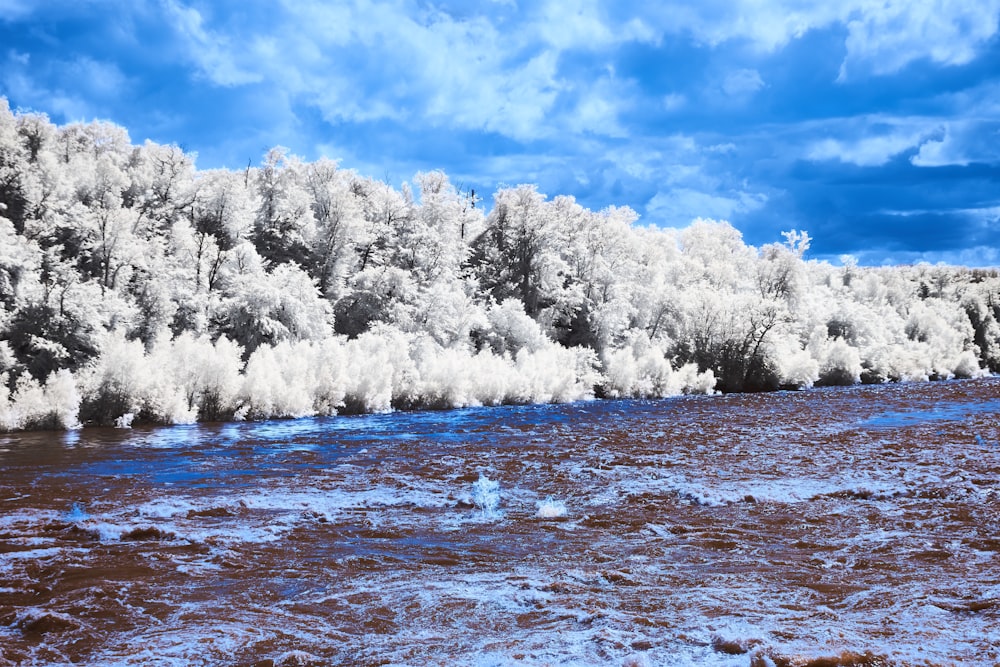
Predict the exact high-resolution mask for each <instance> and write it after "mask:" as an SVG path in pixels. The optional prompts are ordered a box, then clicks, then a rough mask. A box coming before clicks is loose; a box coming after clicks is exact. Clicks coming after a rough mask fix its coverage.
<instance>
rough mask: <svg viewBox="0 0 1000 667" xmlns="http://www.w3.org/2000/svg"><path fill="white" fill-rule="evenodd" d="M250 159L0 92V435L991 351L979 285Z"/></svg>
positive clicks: (560, 395)
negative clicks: (206, 161) (77, 117)
mask: <svg viewBox="0 0 1000 667" xmlns="http://www.w3.org/2000/svg"><path fill="white" fill-rule="evenodd" d="M483 204H484V202H483V201H481V200H480V199H479V198H477V197H476V196H475V194H474V193H473V192H465V191H463V190H461V189H460V188H457V187H455V185H453V184H452V183H451V182H450V181H449V179H448V177H447V176H446V175H445V174H444V173H442V172H440V171H432V172H425V173H419V174H417V175H416V176H415V177H414V178H413V179H412V183H411V184H405V185H404V186H403V187H401V188H399V189H396V188H394V187H392V186H391V185H389V184H387V183H385V182H382V181H379V180H375V179H371V178H367V177H363V176H360V175H358V174H357V173H355V172H353V171H351V170H348V169H343V168H341V167H340V166H339V165H338V164H337V163H336V162H334V161H331V160H327V159H320V160H317V161H314V162H305V161H302V160H300V159H299V158H297V157H295V156H293V155H290V154H289V153H288V152H287V151H286V150H284V149H281V148H275V149H272V150H270V151H269V152H268V153H267V154H266V155H265V156H264V158H263V160H262V161H261V163H260V164H259V165H258V166H249V167H247V168H246V169H244V170H199V169H196V167H195V164H194V158H193V156H191V155H188V154H186V153H185V152H184V151H182V150H181V149H180V148H178V147H177V146H169V145H161V144H156V143H153V142H149V141H147V142H145V143H143V144H141V145H135V144H133V143H132V142H131V140H130V138H129V136H128V133H127V131H126V130H125V129H123V128H121V127H119V126H116V125H113V124H110V123H107V122H91V123H73V124H68V125H64V126H57V125H55V124H53V123H51V122H50V121H49V119H48V118H47V117H46V116H44V115H43V114H37V113H27V112H12V111H11V110H10V108H9V106H8V104H7V102H6V100H3V99H2V98H0V430H17V429H26V428H67V427H74V426H76V425H78V424H80V423H92V424H113V423H118V424H122V425H123V424H125V423H128V422H129V421H130V420H132V419H133V418H134V419H139V420H147V421H153V422H158V423H186V422H192V421H197V420H222V419H244V418H267V417H284V416H304V415H314V414H337V413H345V412H366V411H381V410H390V409H406V408H418V407H431V408H446V407H459V406H466V405H494V404H502V403H523V402H539V401H569V400H578V399H583V398H588V397H592V396H597V397H660V396H669V395H674V394H679V393H705V392H714V391H724V392H731V391H764V390H773V389H779V388H801V387H810V386H814V385H833V384H852V383H859V382H872V383H875V382H889V381H907V380H929V379H939V378H953V377H976V376H980V375H984V374H986V373H989V372H995V371H997V370H998V369H1000V326H998V324H997V321H998V319H1000V277H998V274H997V272H995V271H989V270H970V269H966V268H962V267H946V266H930V265H917V266H899V267H878V268H869V267H861V266H857V265H854V264H852V263H847V264H845V265H844V266H833V265H831V264H829V263H827V262H820V261H816V260H811V259H807V257H806V255H807V251H808V249H809V243H810V239H809V236H808V235H807V234H805V233H803V232H799V231H794V230H793V231H789V232H786V233H785V234H784V238H783V239H781V240H776V242H774V243H771V244H767V245H764V246H762V247H759V248H756V247H752V246H749V245H747V244H746V243H744V241H743V239H742V236H741V234H740V233H739V231H738V230H736V229H735V228H733V227H732V226H731V225H729V224H728V223H726V222H720V221H713V220H697V221H694V222H693V223H692V224H691V225H690V226H689V227H687V228H685V229H679V230H678V229H659V228H656V227H651V226H643V225H641V224H639V221H638V216H637V215H636V214H635V213H634V212H633V211H632V210H631V209H629V208H627V207H609V208H607V209H605V210H602V211H591V210H588V209H586V208H584V207H582V206H580V205H579V204H578V203H577V202H576V201H575V200H574V199H573V198H572V197H567V196H556V197H554V198H551V199H550V198H548V197H546V196H545V195H543V194H542V193H539V192H538V191H537V189H536V188H535V187H533V186H531V185H519V186H516V187H501V188H499V189H498V190H497V191H496V192H495V193H494V195H493V198H492V202H490V204H489V206H484V205H483Z"/></svg>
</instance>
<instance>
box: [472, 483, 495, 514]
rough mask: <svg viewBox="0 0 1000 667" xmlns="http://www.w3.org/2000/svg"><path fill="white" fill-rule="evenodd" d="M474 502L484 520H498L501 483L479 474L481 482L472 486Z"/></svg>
mask: <svg viewBox="0 0 1000 667" xmlns="http://www.w3.org/2000/svg"><path fill="white" fill-rule="evenodd" d="M472 501H473V502H474V503H475V504H476V507H478V508H479V510H480V512H482V515H483V518H486V519H493V518H496V517H497V516H498V510H499V508H500V482H496V481H493V480H492V479H490V478H489V477H487V476H486V475H484V474H483V473H479V480H478V481H476V482H474V483H473V484H472Z"/></svg>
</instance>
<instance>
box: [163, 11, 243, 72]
mask: <svg viewBox="0 0 1000 667" xmlns="http://www.w3.org/2000/svg"><path fill="white" fill-rule="evenodd" d="M163 7H164V9H165V11H166V16H167V19H168V21H170V23H171V25H172V26H173V28H174V30H176V31H177V33H178V35H180V36H181V37H182V38H183V39H185V40H186V42H187V47H188V50H189V56H190V58H191V59H192V60H193V61H194V62H195V63H196V64H197V66H198V67H199V69H201V71H202V73H203V74H204V75H205V76H206V77H208V79H209V80H211V81H212V82H214V83H216V84H218V85H220V86H239V85H243V84H247V83H256V82H259V81H261V80H262V77H261V75H260V74H259V73H256V72H254V71H253V70H252V69H251V68H249V67H248V68H244V67H241V66H240V65H239V64H237V60H239V58H240V56H239V49H237V47H235V46H234V45H233V44H232V42H231V40H230V38H229V37H228V36H227V35H225V34H223V33H222V32H220V31H212V30H208V29H206V28H205V27H204V25H203V23H204V19H203V17H202V15H201V13H200V12H199V11H198V10H197V9H194V8H191V7H187V6H184V5H182V4H181V3H180V2H178V0H163ZM243 48H244V51H245V46H244V47H243Z"/></svg>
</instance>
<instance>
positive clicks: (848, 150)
mask: <svg viewBox="0 0 1000 667" xmlns="http://www.w3.org/2000/svg"><path fill="white" fill-rule="evenodd" d="M925 135H926V133H924V132H918V133H912V132H911V133H890V134H885V135H881V136H874V137H864V138H861V139H853V140H840V139H823V140H821V141H817V142H815V143H814V144H813V145H812V146H811V147H810V148H809V149H808V151H807V153H806V156H807V157H808V159H810V160H813V161H815V162H822V161H825V160H839V161H840V162H843V163H844V164H853V165H857V166H859V167H881V166H882V165H884V164H886V163H888V162H889V160H891V159H892V158H894V157H895V156H897V155H899V154H900V153H902V152H904V151H907V150H910V149H912V148H915V147H917V146H919V145H920V141H921V140H922V138H923V137H924V136H925Z"/></svg>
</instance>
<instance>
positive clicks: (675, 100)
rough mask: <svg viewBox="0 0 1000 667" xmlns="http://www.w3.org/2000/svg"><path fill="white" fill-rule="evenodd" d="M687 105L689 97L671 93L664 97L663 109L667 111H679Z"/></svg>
mask: <svg viewBox="0 0 1000 667" xmlns="http://www.w3.org/2000/svg"><path fill="white" fill-rule="evenodd" d="M686 104H687V97H685V96H684V95H681V94H680V93H669V94H667V95H664V96H663V108H664V110H666V111H677V110H678V109H682V108H683V107H684V106H685V105H686Z"/></svg>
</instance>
